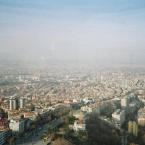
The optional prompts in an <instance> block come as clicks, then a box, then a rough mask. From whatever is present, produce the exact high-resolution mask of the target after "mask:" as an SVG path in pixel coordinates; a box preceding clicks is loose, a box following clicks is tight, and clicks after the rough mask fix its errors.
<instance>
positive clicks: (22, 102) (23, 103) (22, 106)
mask: <svg viewBox="0 0 145 145" xmlns="http://www.w3.org/2000/svg"><path fill="white" fill-rule="evenodd" d="M24 106H25V99H24V98H20V100H19V107H20V109H22V108H24Z"/></svg>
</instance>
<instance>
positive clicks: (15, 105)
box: [10, 98, 18, 110]
mask: <svg viewBox="0 0 145 145" xmlns="http://www.w3.org/2000/svg"><path fill="white" fill-rule="evenodd" d="M17 109H18V99H17V98H10V110H17Z"/></svg>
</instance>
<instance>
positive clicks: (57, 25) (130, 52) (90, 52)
mask: <svg viewBox="0 0 145 145" xmlns="http://www.w3.org/2000/svg"><path fill="white" fill-rule="evenodd" d="M144 26H145V1H144V0H138V1H137V0H132V1H130V0H101V1H100V0H89V1H88V0H61V1H59V0H53V1H51V0H42V1H39V0H35V1H34V0H25V1H23V0H13V1H10V0H7V1H5V0H0V57H1V59H2V58H3V59H10V60H11V59H12V60H13V59H18V60H38V61H39V60H45V59H49V60H53V61H54V60H65V61H68V60H73V61H76V62H79V61H84V60H85V61H87V62H93V63H119V64H134V63H135V64H144V62H145V57H144V53H145V42H144V38H145V28H144Z"/></svg>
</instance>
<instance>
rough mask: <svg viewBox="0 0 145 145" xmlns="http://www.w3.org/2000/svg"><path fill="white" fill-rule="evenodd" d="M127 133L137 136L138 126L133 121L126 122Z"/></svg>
mask: <svg viewBox="0 0 145 145" xmlns="http://www.w3.org/2000/svg"><path fill="white" fill-rule="evenodd" d="M128 133H130V134H133V135H134V136H138V124H137V123H136V122H135V121H129V122H128Z"/></svg>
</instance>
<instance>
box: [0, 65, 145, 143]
mask: <svg viewBox="0 0 145 145" xmlns="http://www.w3.org/2000/svg"><path fill="white" fill-rule="evenodd" d="M52 66H53V67H52ZM2 68H3V66H1V70H5V69H2ZM136 70H137V71H136ZM144 70H145V68H144V67H139V68H136V67H135V66H134V67H127V66H126V67H114V68H112V69H111V68H110V69H108V68H103V67H102V68H98V67H93V68H91V67H90V68H89V67H87V68H86V67H85V66H84V65H82V66H79V67H75V66H70V65H68V66H67V65H65V66H60V64H53V65H50V66H49V68H47V67H46V66H45V67H44V68H42V67H41V68H37V67H34V65H33V66H32V67H27V69H26V68H23V69H22V67H19V66H18V65H15V64H13V66H9V68H7V71H5V72H3V71H1V74H0V78H1V81H0V144H1V145H3V144H10V145H13V144H15V145H31V144H33V145H35V144H36V145H41V144H42V145H43V144H44V145H47V144H50V145H51V144H52V145H71V144H72V145H80V144H82V145H97V144H98V145H99V144H102V145H117V144H120V145H128V144H129V145H135V144H141V145H143V144H144V143H145V139H144V136H145V108H144V102H145V73H144Z"/></svg>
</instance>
